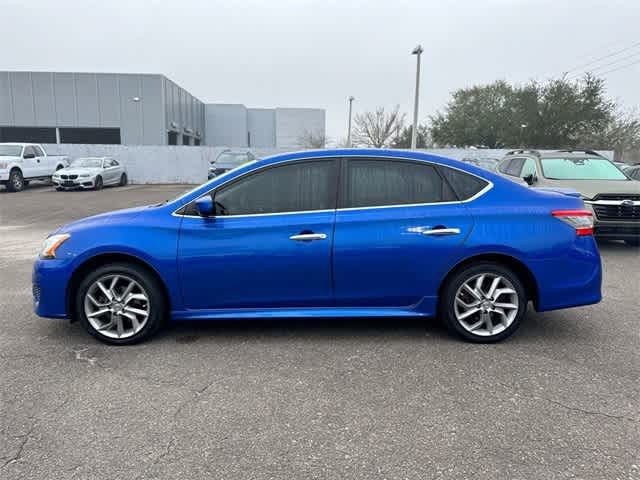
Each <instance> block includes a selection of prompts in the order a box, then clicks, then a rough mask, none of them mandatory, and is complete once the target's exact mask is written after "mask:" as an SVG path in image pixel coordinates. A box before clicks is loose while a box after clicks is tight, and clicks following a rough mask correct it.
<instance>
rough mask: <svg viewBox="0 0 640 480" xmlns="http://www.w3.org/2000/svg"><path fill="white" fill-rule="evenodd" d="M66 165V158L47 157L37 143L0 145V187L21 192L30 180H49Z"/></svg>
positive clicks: (67, 159) (60, 156)
mask: <svg viewBox="0 0 640 480" xmlns="http://www.w3.org/2000/svg"><path fill="white" fill-rule="evenodd" d="M68 165H69V158H68V157H66V156H64V155H47V152H45V151H44V148H42V145H39V144H37V143H0V185H5V186H6V187H7V190H9V191H10V192H19V191H20V190H23V189H24V187H26V186H27V185H29V182H30V181H31V180H51V176H52V175H53V174H54V172H55V171H56V170H60V169H61V168H64V167H66V166H68Z"/></svg>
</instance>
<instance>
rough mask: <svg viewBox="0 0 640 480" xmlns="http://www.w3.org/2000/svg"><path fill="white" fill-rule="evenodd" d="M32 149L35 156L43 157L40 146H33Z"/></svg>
mask: <svg viewBox="0 0 640 480" xmlns="http://www.w3.org/2000/svg"><path fill="white" fill-rule="evenodd" d="M33 151H34V152H35V153H36V157H44V152H43V151H42V149H41V148H40V147H38V146H34V147H33Z"/></svg>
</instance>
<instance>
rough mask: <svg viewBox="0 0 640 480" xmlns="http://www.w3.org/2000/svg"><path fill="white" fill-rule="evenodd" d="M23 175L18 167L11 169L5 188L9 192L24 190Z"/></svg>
mask: <svg viewBox="0 0 640 480" xmlns="http://www.w3.org/2000/svg"><path fill="white" fill-rule="evenodd" d="M24 187H25V184H24V177H23V176H22V172H21V171H20V169H18V168H14V169H13V170H11V173H10V174H9V181H8V182H7V190H9V191H10V192H21V191H22V190H24Z"/></svg>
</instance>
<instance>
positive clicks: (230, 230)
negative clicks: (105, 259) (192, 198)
mask: <svg viewBox="0 0 640 480" xmlns="http://www.w3.org/2000/svg"><path fill="white" fill-rule="evenodd" d="M336 172H337V161H335V160H332V159H326V160H311V161H308V160H307V161H297V162H288V163H286V164H284V165H281V164H279V165H273V166H267V167H265V168H263V169H260V170H258V171H256V172H253V173H250V174H248V175H246V176H243V177H241V178H240V179H237V180H236V179H232V180H230V181H229V182H227V183H226V184H223V185H222V186H221V187H218V188H217V189H216V191H215V192H211V193H210V194H211V195H212V196H213V199H214V202H215V204H216V206H217V208H216V209H217V214H216V216H215V217H208V218H201V217H198V216H195V215H186V216H184V218H183V220H182V226H181V229H180V242H179V247H178V268H179V275H180V281H181V288H182V295H183V299H184V303H185V306H186V307H187V308H188V309H199V310H212V309H221V308H231V309H233V308H236V309H237V308H278V307H290V308H295V307H318V306H328V305H331V303H332V301H333V292H332V282H331V249H332V245H333V226H334V220H335V199H336V187H337V185H336Z"/></svg>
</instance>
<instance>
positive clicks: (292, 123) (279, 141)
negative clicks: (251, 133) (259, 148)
mask: <svg viewBox="0 0 640 480" xmlns="http://www.w3.org/2000/svg"><path fill="white" fill-rule="evenodd" d="M275 115H276V145H275V146H276V147H277V148H300V147H301V146H302V145H301V139H302V137H303V135H304V134H305V133H307V132H309V133H313V134H314V135H324V134H325V111H324V110H322V109H319V108H276V109H275Z"/></svg>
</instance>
